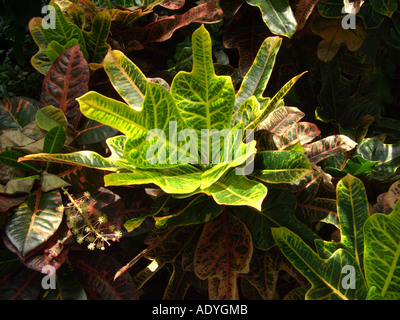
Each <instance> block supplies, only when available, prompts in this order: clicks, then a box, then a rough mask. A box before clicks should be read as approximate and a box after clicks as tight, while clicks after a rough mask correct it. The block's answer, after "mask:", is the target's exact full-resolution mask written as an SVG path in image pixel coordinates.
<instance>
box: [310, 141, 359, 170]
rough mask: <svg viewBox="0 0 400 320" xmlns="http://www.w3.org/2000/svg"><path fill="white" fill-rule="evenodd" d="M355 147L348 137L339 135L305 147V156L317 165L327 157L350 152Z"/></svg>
mask: <svg viewBox="0 0 400 320" xmlns="http://www.w3.org/2000/svg"><path fill="white" fill-rule="evenodd" d="M356 145H357V143H356V142H354V141H353V140H351V139H350V138H349V137H347V136H345V135H342V134H339V135H334V136H329V137H326V138H322V139H321V140H318V141H315V142H313V143H309V144H308V145H306V146H305V154H306V156H307V157H308V159H309V160H310V162H311V163H318V162H320V161H322V160H324V159H327V158H329V157H333V156H337V155H340V154H342V153H344V152H346V151H349V150H352V149H353V148H354V147H355V146H356Z"/></svg>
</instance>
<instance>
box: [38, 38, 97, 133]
mask: <svg viewBox="0 0 400 320" xmlns="http://www.w3.org/2000/svg"><path fill="white" fill-rule="evenodd" d="M88 83H89V67H88V64H87V62H86V60H85V59H84V57H83V54H82V52H81V51H80V50H79V45H76V46H74V47H72V48H70V49H67V50H65V51H64V52H63V53H62V54H61V55H60V56H59V57H58V59H57V60H56V61H55V62H54V64H53V66H52V67H51V68H50V70H49V72H48V73H47V74H46V77H45V79H44V81H43V86H42V94H41V97H40V104H41V106H43V107H44V106H48V105H53V106H55V107H57V108H60V109H61V110H62V111H63V112H64V114H65V115H66V117H67V119H68V121H69V123H70V124H72V125H73V126H74V127H75V128H76V127H77V125H78V123H79V120H80V118H81V112H80V110H79V104H78V101H76V98H78V97H80V96H81V95H83V94H85V93H86V92H87V91H88V89H89V87H88Z"/></svg>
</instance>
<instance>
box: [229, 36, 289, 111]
mask: <svg viewBox="0 0 400 320" xmlns="http://www.w3.org/2000/svg"><path fill="white" fill-rule="evenodd" d="M281 43H282V39H281V38H279V37H268V38H266V39H265V40H264V42H263V43H262V45H261V47H260V49H259V50H258V52H257V55H256V57H255V59H254V61H253V64H252V65H251V67H250V69H249V71H248V72H247V74H246V76H245V77H244V78H243V81H242V84H241V86H240V88H239V90H238V92H237V93H236V100H235V111H237V110H238V109H239V108H240V106H241V105H242V104H243V103H244V102H245V101H246V100H248V99H249V98H250V97H251V96H253V95H254V96H255V97H256V98H257V100H258V101H260V100H261V101H262V100H264V99H265V98H263V97H262V95H263V92H264V90H265V88H266V87H267V84H268V81H269V79H270V76H271V73H272V69H273V67H274V64H275V59H276V55H277V53H278V51H279V48H280V46H281Z"/></svg>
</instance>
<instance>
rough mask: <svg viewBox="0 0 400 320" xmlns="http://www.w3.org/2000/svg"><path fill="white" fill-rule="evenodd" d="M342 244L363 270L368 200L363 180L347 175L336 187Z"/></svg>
mask: <svg viewBox="0 0 400 320" xmlns="http://www.w3.org/2000/svg"><path fill="white" fill-rule="evenodd" d="M336 198H337V212H338V216H339V223H340V234H341V243H342V244H343V248H345V249H346V250H347V251H348V252H349V253H351V254H352V255H353V256H354V258H355V259H356V261H357V264H358V265H359V266H360V268H363V257H364V234H363V227H364V223H365V221H366V220H367V219H368V216H369V215H368V199H367V194H366V191H365V188H364V185H363V183H362V182H361V180H359V179H357V178H355V177H353V176H351V175H349V174H348V175H347V176H346V177H344V178H343V179H342V180H340V181H339V183H338V185H337V187H336Z"/></svg>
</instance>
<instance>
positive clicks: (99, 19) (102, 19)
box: [83, 10, 111, 63]
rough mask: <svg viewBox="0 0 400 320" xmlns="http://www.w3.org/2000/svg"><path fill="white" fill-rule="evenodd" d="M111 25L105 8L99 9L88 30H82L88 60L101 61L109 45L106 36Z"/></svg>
mask: <svg viewBox="0 0 400 320" xmlns="http://www.w3.org/2000/svg"><path fill="white" fill-rule="evenodd" d="M110 27H111V17H110V15H109V14H108V12H107V11H106V10H103V11H100V12H99V13H98V14H97V15H96V17H95V18H94V20H93V22H92V29H91V31H90V32H86V31H84V32H83V38H84V39H85V43H86V48H87V51H88V53H89V57H90V60H89V61H90V62H94V63H101V62H102V61H103V59H104V57H105V55H106V54H107V51H108V49H110V46H109V45H108V43H107V42H106V41H107V38H108V34H109V32H110Z"/></svg>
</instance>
